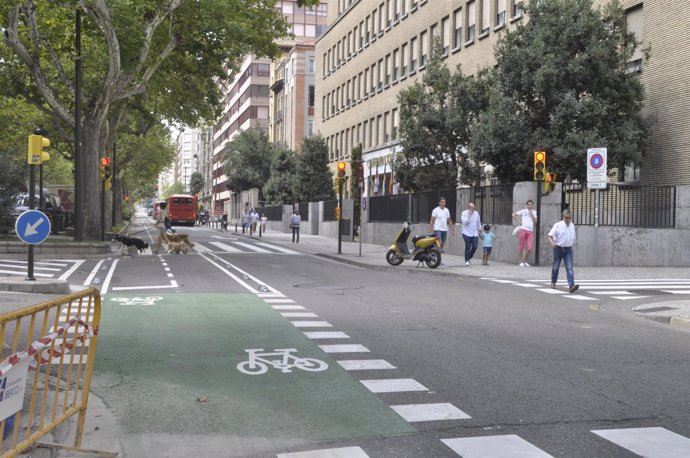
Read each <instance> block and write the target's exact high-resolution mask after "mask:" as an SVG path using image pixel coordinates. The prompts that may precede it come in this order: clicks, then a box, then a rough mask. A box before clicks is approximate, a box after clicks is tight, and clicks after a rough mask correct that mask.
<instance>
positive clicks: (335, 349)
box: [319, 344, 369, 353]
mask: <svg viewBox="0 0 690 458" xmlns="http://www.w3.org/2000/svg"><path fill="white" fill-rule="evenodd" d="M319 348H320V349H321V350H323V351H324V352H325V353H369V349H368V348H367V347H365V346H364V345H360V344H344V345H319Z"/></svg>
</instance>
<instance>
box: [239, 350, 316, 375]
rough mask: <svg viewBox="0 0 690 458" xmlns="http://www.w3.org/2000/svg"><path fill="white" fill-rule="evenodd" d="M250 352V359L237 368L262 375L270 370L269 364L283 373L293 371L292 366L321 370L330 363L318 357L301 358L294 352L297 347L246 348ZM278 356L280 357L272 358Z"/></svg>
mask: <svg viewBox="0 0 690 458" xmlns="http://www.w3.org/2000/svg"><path fill="white" fill-rule="evenodd" d="M245 351H246V352H247V353H249V360H247V361H242V362H241V363H239V364H238V365H237V370H239V371H240V372H243V373H245V374H249V375H261V374H265V373H266V371H268V366H273V367H274V368H276V369H280V370H281V371H282V372H283V373H287V372H292V368H293V367H295V368H297V369H302V370H303V371H309V372H319V371H325V370H326V369H328V364H326V363H325V362H324V361H321V360H320V359H316V358H300V357H299V356H295V355H293V354H292V353H293V352H296V351H297V349H296V348H276V349H275V350H273V351H267V352H264V349H263V348H249V349H245ZM273 357H278V359H272V358H273Z"/></svg>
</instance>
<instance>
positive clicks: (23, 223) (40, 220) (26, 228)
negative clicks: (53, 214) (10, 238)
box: [14, 210, 50, 245]
mask: <svg viewBox="0 0 690 458" xmlns="http://www.w3.org/2000/svg"><path fill="white" fill-rule="evenodd" d="M14 231H15V232H16V233H17V237H19V239H20V240H21V241H22V242H24V243H28V244H29V245H38V244H39V243H43V241H45V239H47V238H48V236H49V235H50V218H48V216H47V215H46V214H45V213H43V212H40V211H38V210H27V211H25V212H24V213H22V214H21V215H19V217H18V218H17V221H16V222H15V223H14Z"/></svg>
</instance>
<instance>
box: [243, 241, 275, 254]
mask: <svg viewBox="0 0 690 458" xmlns="http://www.w3.org/2000/svg"><path fill="white" fill-rule="evenodd" d="M234 244H235V245H239V246H243V247H245V248H246V249H248V250H250V251H254V252H256V253H270V251H269V250H264V249H263V248H261V247H258V246H256V245H255V244H253V243H244V242H234Z"/></svg>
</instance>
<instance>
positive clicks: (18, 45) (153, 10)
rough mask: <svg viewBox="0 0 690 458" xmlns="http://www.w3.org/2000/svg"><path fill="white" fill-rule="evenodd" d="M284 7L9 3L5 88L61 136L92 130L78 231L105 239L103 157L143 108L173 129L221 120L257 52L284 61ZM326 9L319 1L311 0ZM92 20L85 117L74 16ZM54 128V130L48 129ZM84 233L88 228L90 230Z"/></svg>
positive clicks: (4, 14)
mask: <svg viewBox="0 0 690 458" xmlns="http://www.w3.org/2000/svg"><path fill="white" fill-rule="evenodd" d="M273 3H274V2H246V1H244V0H226V1H223V2H218V1H215V0H198V1H194V2H191V1H185V0H169V1H166V2H159V1H156V0H139V1H136V2H114V1H110V2H108V1H107V0H86V1H73V2H70V1H64V2H40V3H34V2H33V1H32V0H25V1H19V0H13V1H7V2H3V3H2V5H1V6H0V18H2V19H0V20H1V21H2V22H1V23H0V28H1V29H2V30H3V32H4V41H3V42H2V44H0V61H1V62H2V65H1V66H0V91H2V92H4V94H12V95H14V94H19V95H20V96H21V97H23V98H24V99H26V100H27V101H29V102H30V103H32V104H34V105H35V106H36V107H38V108H39V109H40V110H41V111H43V112H44V113H46V114H48V115H49V116H50V117H51V119H52V124H53V125H52V129H49V130H52V131H53V132H55V133H56V134H59V135H61V136H62V137H63V138H64V139H66V140H68V141H74V136H73V134H72V132H73V129H74V128H75V126H76V125H79V126H80V128H81V132H82V133H83V136H82V142H81V151H82V154H81V155H80V156H79V158H78V161H77V164H76V166H77V170H78V171H80V174H81V175H82V177H83V185H84V188H85V189H84V190H83V192H81V193H80V194H79V196H77V198H78V199H79V204H80V207H81V208H82V209H83V215H80V218H79V221H80V227H79V228H77V231H76V232H77V234H79V233H82V232H83V233H84V235H85V236H86V237H98V233H99V230H100V228H99V222H98V221H99V218H98V215H99V199H98V195H97V193H91V192H86V191H87V190H89V189H97V187H98V181H99V178H98V159H99V156H102V155H104V152H106V151H110V149H111V147H112V145H113V144H114V141H115V137H116V136H117V133H118V131H119V129H120V127H121V126H122V125H123V123H125V122H126V120H127V113H128V111H129V110H130V109H131V108H132V105H133V104H134V102H138V103H139V104H141V105H144V106H146V105H147V104H146V101H147V100H149V99H153V100H154V101H157V102H160V103H159V105H157V106H156V113H158V114H159V116H163V117H165V118H166V119H169V120H171V121H173V122H175V121H182V122H185V123H187V124H191V125H193V124H195V123H196V121H197V120H198V119H199V118H200V117H204V118H206V119H213V117H214V115H215V114H217V109H218V106H219V104H218V103H217V102H218V99H219V86H218V85H217V84H216V81H218V80H221V81H222V80H223V79H225V78H227V76H228V74H229V73H230V74H231V73H232V72H233V71H235V70H236V69H237V68H238V65H239V63H240V62H241V60H242V59H243V57H244V56H245V55H247V54H255V55H259V56H264V55H265V56H270V57H273V56H276V55H278V53H279V47H278V46H277V45H276V44H275V43H274V42H273V39H274V38H278V37H281V36H285V35H287V32H288V30H289V28H288V22H287V20H286V19H285V17H284V16H283V14H282V12H281V11H279V10H276V9H275V8H274V5H273ZM299 3H300V4H301V5H317V4H318V3H319V2H318V0H301V1H300V2H299ZM77 9H79V10H80V11H81V12H82V13H84V16H85V20H84V21H83V31H82V35H83V37H82V41H83V47H82V53H81V56H80V57H81V61H83V62H84V70H85V71H84V72H83V76H84V82H83V85H82V87H81V89H82V95H83V97H82V98H83V102H82V111H81V119H75V114H74V106H73V101H74V99H75V85H74V83H73V81H74V73H73V70H72V69H73V65H72V63H73V62H74V48H73V42H74V19H73V18H74V12H75V11H76V10H77ZM46 127H47V126H46ZM82 229H83V231H82Z"/></svg>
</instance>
